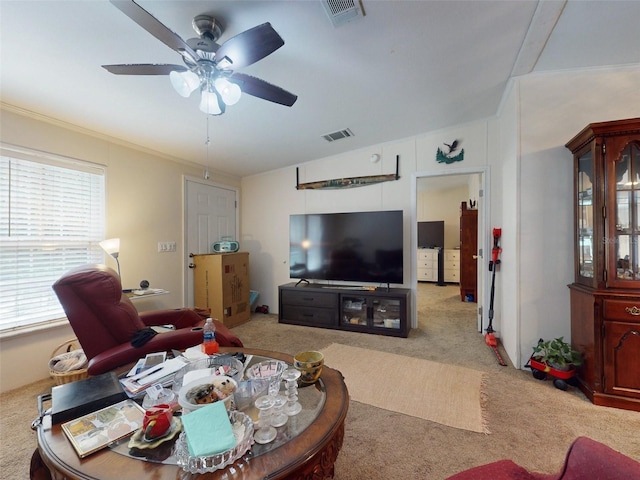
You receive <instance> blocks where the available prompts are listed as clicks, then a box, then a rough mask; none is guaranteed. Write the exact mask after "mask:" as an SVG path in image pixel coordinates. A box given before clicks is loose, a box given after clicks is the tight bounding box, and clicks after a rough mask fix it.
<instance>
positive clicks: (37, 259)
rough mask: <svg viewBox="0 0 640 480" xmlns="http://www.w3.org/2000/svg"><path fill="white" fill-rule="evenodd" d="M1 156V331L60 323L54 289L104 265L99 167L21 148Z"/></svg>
mask: <svg viewBox="0 0 640 480" xmlns="http://www.w3.org/2000/svg"><path fill="white" fill-rule="evenodd" d="M0 147H1V150H0V331H7V330H11V329H16V328H19V327H24V326H28V325H33V324H36V323H41V322H46V321H49V320H55V319H59V318H64V316H65V315H64V310H63V309H62V306H61V305H60V303H59V302H58V298H57V297H56V295H55V293H54V292H53V289H52V288H51V286H52V284H53V283H54V282H55V281H56V280H57V279H58V278H59V277H60V276H61V275H62V274H63V273H64V272H66V271H68V270H70V269H71V268H74V267H77V266H80V265H84V264H87V263H100V262H102V261H104V252H103V251H102V249H101V248H100V246H99V245H98V242H99V241H101V240H102V239H103V238H104V223H105V207H104V203H105V186H104V168H103V167H101V166H99V165H95V164H91V163H88V162H82V161H79V160H74V159H70V158H64V157H59V156H55V155H49V154H46V153H43V152H37V151H32V150H27V149H23V148H20V147H14V146H8V145H5V144H3V145H1V146H0Z"/></svg>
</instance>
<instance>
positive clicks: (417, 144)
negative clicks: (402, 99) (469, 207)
mask: <svg viewBox="0 0 640 480" xmlns="http://www.w3.org/2000/svg"><path fill="white" fill-rule="evenodd" d="M486 123H487V122H485V121H482V122H476V123H473V124H469V125H464V126H458V127H456V128H454V129H451V130H447V131H442V132H432V133H430V134H427V135H423V136H420V137H414V138H410V139H405V140H402V141H400V142H396V143H387V144H383V145H378V146H373V147H371V148H370V149H363V150H358V151H353V152H349V153H348V154H345V155H338V156H334V157H329V158H326V159H322V160H318V161H314V162H309V163H305V164H302V165H299V166H298V168H299V180H300V183H305V182H312V181H318V180H329V179H335V178H344V177H352V176H363V175H375V174H386V173H394V172H395V164H396V163H395V162H396V155H399V157H400V179H399V180H397V181H390V182H384V183H380V184H375V185H369V186H363V187H356V188H345V189H338V190H296V189H295V178H296V168H295V167H291V168H286V169H283V170H278V171H275V172H268V173H266V174H261V175H256V176H251V177H245V178H243V179H242V232H243V239H242V242H241V246H242V248H243V249H245V248H246V249H247V250H248V251H249V252H250V258H251V269H252V270H251V272H252V273H251V288H252V290H257V291H259V292H260V300H259V302H260V303H261V304H267V305H269V309H270V311H272V312H277V311H278V285H281V284H284V283H288V282H290V281H291V280H290V278H289V265H288V260H289V251H288V249H289V245H288V239H289V215H291V214H293V213H316V212H346V211H360V210H400V209H401V210H403V211H404V227H405V228H404V238H405V252H411V248H410V245H411V243H410V240H411V225H412V222H411V220H412V219H411V205H412V198H411V182H412V174H414V173H416V172H417V171H420V172H421V173H424V172H436V173H442V174H448V173H455V172H457V171H460V170H463V168H469V167H473V166H485V165H486V162H487V155H486V142H487V126H486ZM453 139H458V140H459V141H460V142H461V148H464V149H465V159H464V161H463V162H461V164H460V165H457V164H452V165H445V164H440V163H437V162H436V160H435V156H436V150H437V148H438V147H442V144H443V142H447V143H450V142H451V141H452V140H453ZM379 152H382V160H381V161H380V162H378V163H371V162H370V160H369V159H370V157H371V154H372V153H379ZM466 196H467V195H466V194H465V197H466ZM459 207H460V202H459V201H458V200H456V205H455V206H454V208H455V210H456V212H457V211H458V209H459ZM256 239H259V241H257V240H256ZM264 252H269V253H270V254H273V255H274V257H276V258H273V257H272V256H271V255H265V254H264ZM413 265H415V255H414V254H413V252H411V254H409V255H405V265H404V270H405V279H404V284H403V285H404V286H405V287H407V288H408V287H412V288H413V287H414V286H412V285H411V271H412V270H413ZM414 293H415V292H414Z"/></svg>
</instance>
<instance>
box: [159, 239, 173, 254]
mask: <svg viewBox="0 0 640 480" xmlns="http://www.w3.org/2000/svg"><path fill="white" fill-rule="evenodd" d="M175 251H176V242H158V252H159V253H165V252H175Z"/></svg>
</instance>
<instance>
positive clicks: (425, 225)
mask: <svg viewBox="0 0 640 480" xmlns="http://www.w3.org/2000/svg"><path fill="white" fill-rule="evenodd" d="M434 247H440V248H444V220H439V221H435V222H418V248H434Z"/></svg>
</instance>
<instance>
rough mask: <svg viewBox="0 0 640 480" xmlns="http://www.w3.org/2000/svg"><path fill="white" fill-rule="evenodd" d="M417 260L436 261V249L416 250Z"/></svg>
mask: <svg viewBox="0 0 640 480" xmlns="http://www.w3.org/2000/svg"><path fill="white" fill-rule="evenodd" d="M418 260H433V261H436V262H437V261H438V251H437V250H433V249H430V248H424V249H420V250H418Z"/></svg>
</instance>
